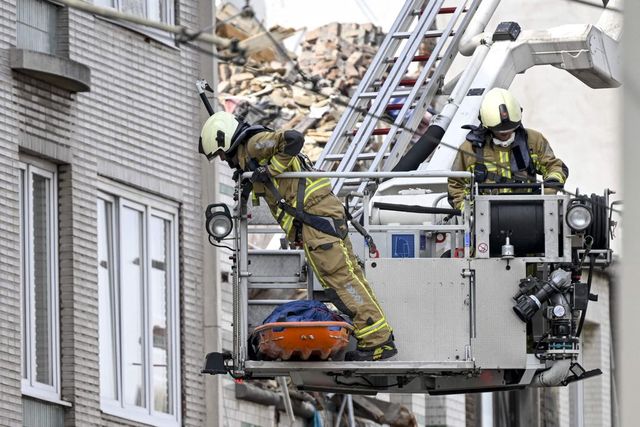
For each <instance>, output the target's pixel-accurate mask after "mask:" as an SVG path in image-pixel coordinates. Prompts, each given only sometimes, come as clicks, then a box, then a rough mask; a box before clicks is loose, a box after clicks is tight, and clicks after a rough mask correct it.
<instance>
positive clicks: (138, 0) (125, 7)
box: [120, 0, 147, 16]
mask: <svg viewBox="0 0 640 427" xmlns="http://www.w3.org/2000/svg"><path fill="white" fill-rule="evenodd" d="M146 2H147V1H146V0H122V1H121V2H120V4H121V5H122V11H123V12H124V13H130V14H132V15H137V16H146V11H145V9H146V8H145V3H146Z"/></svg>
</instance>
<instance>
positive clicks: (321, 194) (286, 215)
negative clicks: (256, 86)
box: [199, 112, 397, 360]
mask: <svg viewBox="0 0 640 427" xmlns="http://www.w3.org/2000/svg"><path fill="white" fill-rule="evenodd" d="M303 144H304V137H303V135H302V134H301V133H300V132H297V131H295V130H277V131H273V130H271V129H269V128H266V127H264V126H259V125H249V124H247V123H244V122H241V121H239V120H237V119H236V117H235V116H234V115H233V114H230V113H227V112H218V113H215V114H214V115H212V116H211V117H209V119H208V120H207V121H206V123H205V124H204V126H203V128H202V132H201V137H200V147H199V150H200V153H202V154H204V155H206V156H207V158H208V159H209V160H212V159H213V158H215V157H216V156H219V157H220V158H221V159H222V160H226V161H227V163H228V164H229V166H230V167H231V168H233V169H237V170H239V171H243V172H248V171H253V176H252V182H253V195H254V200H256V199H257V198H258V197H262V198H263V199H264V200H265V201H266V202H267V204H268V205H269V208H270V210H271V213H272V214H273V216H274V218H276V220H277V221H278V223H279V224H280V226H281V227H282V229H283V230H284V232H285V234H286V236H287V240H288V241H289V242H291V243H293V244H296V245H299V246H302V247H303V248H304V251H305V253H306V256H307V261H308V263H309V264H310V265H311V267H312V269H313V271H314V273H315V275H316V277H317V278H318V280H319V281H320V283H321V284H322V285H323V287H324V288H325V292H326V294H327V296H328V297H329V299H330V300H331V301H332V302H333V303H334V305H336V307H338V308H339V309H340V310H341V311H343V312H344V313H345V314H347V315H349V316H350V317H351V319H352V320H353V323H354V326H355V337H356V338H357V340H358V348H357V349H356V350H355V351H353V352H349V353H347V355H346V359H347V360H382V359H387V358H390V357H392V356H394V355H395V354H396V353H397V350H396V347H395V344H394V341H393V335H392V329H391V326H389V324H388V323H387V320H386V318H385V315H384V312H383V311H382V308H381V307H380V304H379V303H378V301H377V299H376V297H375V295H374V293H373V291H372V289H371V287H370V286H369V283H368V282H367V279H366V278H365V277H364V274H363V272H362V270H361V268H360V266H359V265H358V260H357V259H356V257H355V255H354V253H353V249H352V246H351V241H350V239H349V237H348V234H347V233H348V226H347V221H346V218H345V210H344V206H343V205H342V203H341V202H340V200H339V199H338V198H337V197H336V196H335V195H334V194H333V193H332V192H331V184H330V181H329V179H327V178H313V179H312V178H307V179H278V178H277V175H278V174H280V173H283V172H291V171H294V172H299V171H310V170H312V167H311V165H310V162H309V160H308V159H307V158H306V156H304V155H302V154H301V153H300V150H301V149H302V145H303Z"/></svg>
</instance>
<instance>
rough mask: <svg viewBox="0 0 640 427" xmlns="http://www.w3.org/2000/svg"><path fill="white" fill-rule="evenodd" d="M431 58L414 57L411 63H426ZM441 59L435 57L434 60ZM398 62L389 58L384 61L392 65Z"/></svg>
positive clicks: (424, 56)
mask: <svg viewBox="0 0 640 427" xmlns="http://www.w3.org/2000/svg"><path fill="white" fill-rule="evenodd" d="M430 57H431V55H416V56H414V57H413V59H412V60H411V61H413V62H426V61H428V60H429V58H430ZM440 59H442V57H440V56H439V57H437V58H436V60H440ZM397 60H398V58H390V59H385V60H384V62H385V63H387V64H393V63H395V62H396V61H397Z"/></svg>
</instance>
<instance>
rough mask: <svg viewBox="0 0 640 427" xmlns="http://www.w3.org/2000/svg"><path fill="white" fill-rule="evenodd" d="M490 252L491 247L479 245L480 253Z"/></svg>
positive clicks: (483, 244)
mask: <svg viewBox="0 0 640 427" xmlns="http://www.w3.org/2000/svg"><path fill="white" fill-rule="evenodd" d="M488 250H489V245H487V244H486V243H480V244H478V252H481V253H485V252H487V251H488Z"/></svg>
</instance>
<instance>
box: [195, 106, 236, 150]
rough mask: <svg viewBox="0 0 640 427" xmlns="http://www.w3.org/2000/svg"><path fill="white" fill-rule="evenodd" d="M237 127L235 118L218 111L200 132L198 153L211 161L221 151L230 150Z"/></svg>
mask: <svg viewBox="0 0 640 427" xmlns="http://www.w3.org/2000/svg"><path fill="white" fill-rule="evenodd" d="M238 125H239V122H238V120H237V119H236V118H235V116H234V115H233V114H231V113H227V112H225V111H219V112H217V113H215V114H214V115H213V116H211V117H209V118H208V119H207V121H206V122H205V123H204V126H202V132H200V146H199V148H198V150H199V151H200V153H202V154H204V155H205V156H207V159H209V160H211V159H213V158H214V157H215V156H217V155H218V154H219V153H220V152H221V151H224V152H225V153H226V152H228V151H229V150H230V149H231V148H232V146H231V145H232V144H231V138H232V137H233V134H234V133H235V132H236V129H238Z"/></svg>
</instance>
